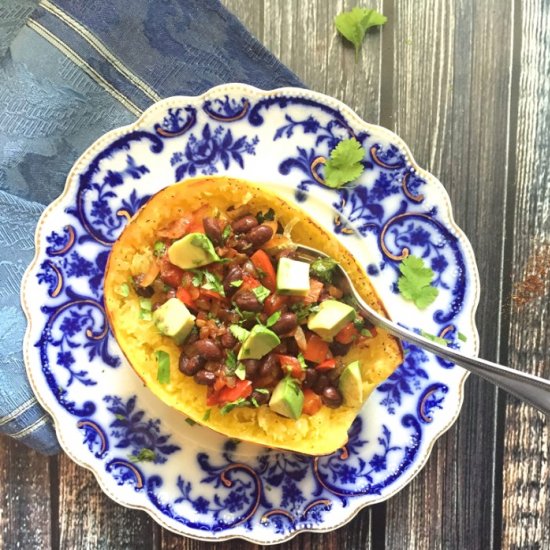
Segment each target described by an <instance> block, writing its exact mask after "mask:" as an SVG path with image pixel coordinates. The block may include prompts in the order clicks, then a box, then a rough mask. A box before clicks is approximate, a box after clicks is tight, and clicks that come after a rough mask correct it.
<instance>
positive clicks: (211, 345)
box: [195, 339, 223, 361]
mask: <svg viewBox="0 0 550 550" xmlns="http://www.w3.org/2000/svg"><path fill="white" fill-rule="evenodd" d="M195 350H196V351H197V354H198V355H202V356H203V357H204V358H205V359H209V360H213V361H218V360H219V359H221V358H222V357H223V353H222V350H221V349H220V347H219V346H218V344H216V342H214V340H209V339H205V340H199V341H198V342H196V343H195Z"/></svg>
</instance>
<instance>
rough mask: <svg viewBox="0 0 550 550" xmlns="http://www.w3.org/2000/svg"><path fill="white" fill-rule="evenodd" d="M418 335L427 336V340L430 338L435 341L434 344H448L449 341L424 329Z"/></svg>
mask: <svg viewBox="0 0 550 550" xmlns="http://www.w3.org/2000/svg"><path fill="white" fill-rule="evenodd" d="M420 335H421V336H424V338H427V339H428V340H431V341H432V342H435V343H436V344H439V345H440V346H448V345H449V342H448V341H447V340H445V338H441V336H436V335H435V334H430V333H429V332H426V331H425V330H421V331H420Z"/></svg>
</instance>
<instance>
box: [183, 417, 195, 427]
mask: <svg viewBox="0 0 550 550" xmlns="http://www.w3.org/2000/svg"><path fill="white" fill-rule="evenodd" d="M185 422H187V424H189V426H194V425H195V424H196V422H195V421H194V420H193V419H192V418H186V419H185Z"/></svg>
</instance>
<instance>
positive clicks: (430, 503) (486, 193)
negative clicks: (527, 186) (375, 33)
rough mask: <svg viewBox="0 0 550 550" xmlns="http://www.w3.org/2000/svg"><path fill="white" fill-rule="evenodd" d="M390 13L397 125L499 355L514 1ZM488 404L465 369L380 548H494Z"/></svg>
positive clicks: (494, 424)
mask: <svg viewBox="0 0 550 550" xmlns="http://www.w3.org/2000/svg"><path fill="white" fill-rule="evenodd" d="M394 19H395V26H394V93H393V101H394V105H393V111H394V115H395V130H396V132H397V133H398V134H399V135H400V136H401V137H403V139H405V141H406V142H407V143H408V144H409V145H410V146H411V148H412V151H413V154H414V155H415V157H416V159H417V161H418V162H419V164H420V165H421V166H424V167H426V168H428V169H429V170H430V171H431V172H432V173H434V174H436V175H437V176H439V178H440V179H441V181H442V182H443V184H444V186H445V187H446V188H447V190H448V191H449V193H450V195H451V199H452V203H453V206H454V213H455V218H456V220H457V223H458V224H459V225H460V226H461V227H462V228H463V229H464V231H465V232H466V234H467V235H468V236H469V238H470V240H471V241H472V244H473V248H474V250H475V252H476V256H477V260H478V266H479V271H480V278H481V289H482V291H481V301H480V305H479V308H478V314H477V324H478V328H479V331H480V338H481V349H480V355H481V356H484V357H488V358H493V359H497V360H498V359H499V346H500V339H501V334H502V332H501V331H502V328H501V323H502V319H501V313H500V307H499V306H500V297H501V293H502V281H501V279H500V277H499V274H500V273H501V272H502V271H501V270H502V265H503V262H504V256H503V236H502V227H503V224H504V223H505V216H506V212H507V189H506V181H507V166H508V162H509V158H508V142H507V131H508V126H507V124H508V114H509V108H510V93H509V86H510V69H511V59H512V51H511V36H512V32H513V24H514V19H513V2H512V1H500V2H489V1H482V2H470V1H460V2H452V3H450V2H440V1H439V0H431V1H426V2H420V3H419V2H395V9H394ZM504 360H505V357H504ZM496 407H497V400H496V391H495V389H494V388H493V387H492V386H491V385H489V384H487V383H485V382H483V381H481V380H480V379H476V378H475V377H473V376H472V377H470V379H469V380H468V382H467V384H466V391H465V400H464V406H463V409H462V413H461V415H460V417H459V420H458V422H457V424H456V426H455V427H453V429H451V430H450V431H449V432H448V433H447V434H446V435H445V436H444V437H442V438H441V439H440V440H439V441H438V443H437V444H436V445H435V447H434V450H433V452H432V456H431V458H430V460H429V461H428V463H427V465H426V467H425V469H424V470H423V471H422V472H421V473H420V475H419V476H418V477H417V478H416V479H415V480H414V481H413V482H412V483H411V484H410V485H409V487H407V489H406V490H404V491H402V492H401V493H399V494H398V495H397V496H396V497H395V498H393V499H391V500H390V501H388V505H387V506H388V508H387V517H386V545H387V547H388V548H468V549H474V548H483V549H487V548H493V547H495V546H498V544H499V541H498V540H494V537H495V532H496V536H497V538H498V530H499V526H500V518H499V517H498V516H499V507H500V495H499V494H495V489H497V490H498V485H499V478H500V476H501V472H500V458H499V452H498V447H497V445H495V440H496V439H497V438H498V436H499V432H498V414H496V413H495V409H496ZM499 445H500V443H499ZM495 516H496V517H495ZM497 524H498V527H497Z"/></svg>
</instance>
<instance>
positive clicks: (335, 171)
mask: <svg viewBox="0 0 550 550" xmlns="http://www.w3.org/2000/svg"><path fill="white" fill-rule="evenodd" d="M364 158H365V149H363V147H362V146H361V144H360V143H359V142H358V141H357V140H356V139H355V138H350V139H344V140H342V141H341V142H340V143H339V144H338V145H337V146H336V147H335V148H334V149H333V150H332V151H331V152H330V157H329V158H328V159H327V161H326V164H325V182H324V183H325V185H326V186H327V187H332V188H335V189H336V188H339V187H342V185H344V184H345V183H349V182H350V181H354V180H356V179H357V178H358V177H359V176H360V175H361V174H362V173H363V170H364V169H365V167H364V166H363V164H362V163H361V161H362V160H363V159H364Z"/></svg>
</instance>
